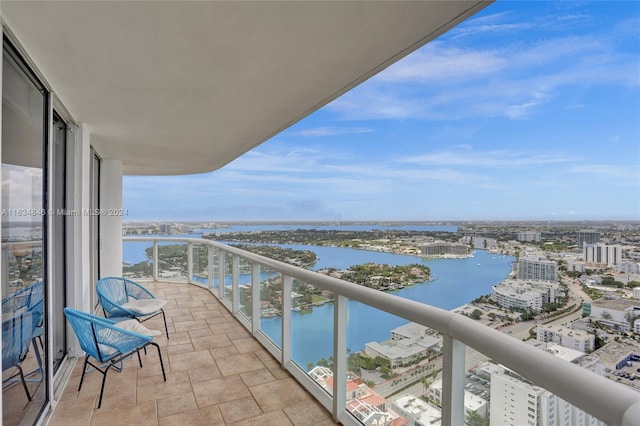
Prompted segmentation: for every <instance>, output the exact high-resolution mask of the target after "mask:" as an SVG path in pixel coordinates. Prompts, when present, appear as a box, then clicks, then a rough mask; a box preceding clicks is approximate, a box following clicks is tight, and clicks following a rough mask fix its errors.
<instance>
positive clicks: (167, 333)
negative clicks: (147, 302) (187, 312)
mask: <svg viewBox="0 0 640 426" xmlns="http://www.w3.org/2000/svg"><path fill="white" fill-rule="evenodd" d="M160 312H162V319H163V321H164V332H165V334H166V335H167V340H169V329H168V328H167V317H166V316H165V315H164V309H160Z"/></svg>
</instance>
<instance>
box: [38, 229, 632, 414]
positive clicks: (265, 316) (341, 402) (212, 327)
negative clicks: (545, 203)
mask: <svg viewBox="0 0 640 426" xmlns="http://www.w3.org/2000/svg"><path fill="white" fill-rule="evenodd" d="M124 241H125V244H131V243H133V244H144V245H146V247H147V253H149V254H150V255H151V256H150V257H151V259H152V261H151V262H150V264H148V265H147V268H146V270H143V269H140V268H138V269H137V270H136V271H133V270H132V269H131V268H125V274H130V275H131V276H132V278H134V279H136V280H138V281H145V280H147V284H148V285H149V286H150V287H151V288H152V290H153V291H155V292H157V293H158V294H159V295H160V296H161V297H165V298H167V299H169V300H170V301H171V306H170V309H168V315H169V318H170V333H171V334H170V337H171V339H170V340H169V341H166V339H162V338H158V339H159V342H161V345H162V346H163V351H164V354H165V358H166V359H167V361H166V365H167V366H168V370H169V379H168V381H167V383H166V384H165V383H163V382H162V380H161V376H160V370H159V366H158V365H157V361H156V358H155V357H154V355H153V354H152V353H150V354H149V355H148V356H147V358H146V359H147V360H146V365H145V367H143V368H142V369H139V368H137V367H136V363H135V362H132V363H130V365H129V366H128V368H126V369H125V371H124V372H123V373H120V374H113V373H112V376H111V377H110V378H109V380H108V381H107V382H108V383H107V388H106V390H105V397H104V402H103V406H102V408H101V409H100V410H95V409H94V406H95V399H96V394H97V391H98V389H97V383H98V381H99V378H94V377H91V378H90V381H89V382H88V383H87V384H86V385H85V387H84V388H83V389H82V391H81V392H80V393H78V392H76V391H75V389H76V386H77V383H78V374H79V371H78V368H79V367H78V366H76V369H75V370H74V373H73V374H72V376H71V379H70V381H69V383H68V385H67V389H66V390H65V393H64V395H63V397H62V399H61V400H60V402H59V404H58V407H57V408H56V410H55V412H54V417H53V418H52V420H51V423H50V424H54V425H57V424H69V419H70V418H72V419H74V421H78V422H79V424H87V423H91V424H100V423H101V422H103V421H104V422H106V421H108V419H112V418H113V416H118V417H119V418H123V419H124V418H125V417H124V416H140V418H141V419H147V418H148V419H150V420H149V421H150V422H151V423H153V424H156V421H157V423H158V424H173V422H174V421H176V422H178V421H179V422H182V423H183V424H185V421H186V422H187V423H188V424H191V423H193V422H196V423H197V422H198V421H201V422H204V423H210V424H214V423H216V422H218V423H222V422H225V423H233V422H236V421H238V422H241V423H243V424H245V423H248V424H253V422H257V423H260V424H283V423H282V422H284V423H285V424H287V422H291V423H293V424H305V423H306V424H308V423H309V422H311V423H313V424H323V423H325V424H331V423H333V422H334V421H335V422H340V423H342V424H347V425H350V424H354V425H357V424H363V423H364V424H374V422H375V421H380V419H382V423H378V424H388V422H389V421H391V420H393V416H391V417H388V413H387V412H385V410H376V409H374V408H372V407H371V406H367V404H363V403H362V402H363V401H361V400H359V399H358V397H357V396H356V397H354V393H352V389H350V390H349V391H347V388H348V386H347V383H348V382H349V379H350V378H351V377H352V374H351V373H350V372H349V370H348V368H347V365H348V352H349V350H348V347H347V341H348V339H347V336H348V335H350V334H352V333H355V332H356V331H357V327H358V326H364V327H371V326H374V325H372V324H360V325H358V324H353V321H352V322H349V321H348V318H349V312H350V309H354V306H355V305H354V303H357V304H360V305H366V306H368V307H371V308H375V309H377V310H380V311H383V312H385V313H388V314H390V315H393V316H397V317H401V318H403V319H406V320H407V321H412V322H415V323H417V324H420V325H423V326H426V327H429V328H431V329H433V330H436V331H437V332H438V333H439V334H440V335H441V337H442V358H441V367H442V371H441V379H442V391H441V396H442V399H441V407H442V411H441V424H443V425H462V424H464V418H465V412H464V397H463V396H464V388H465V373H466V368H467V367H468V366H465V355H466V354H465V352H471V351H477V352H479V353H480V354H482V356H484V357H486V358H489V359H491V360H493V361H494V362H495V363H497V364H501V365H503V366H505V367H507V368H508V369H509V370H511V372H514V373H516V374H517V375H519V376H522V377H524V378H525V379H526V380H528V381H530V382H531V383H533V384H535V385H536V386H538V387H540V388H543V389H544V390H547V391H549V392H550V393H551V394H553V395H555V396H557V397H558V398H561V399H562V400H564V401H566V402H568V403H570V404H572V405H573V406H575V407H577V408H578V409H579V410H582V411H584V413H587V414H588V415H591V416H593V417H595V418H597V419H600V420H602V421H604V422H605V423H606V424H609V425H622V426H630V425H633V424H637V419H638V418H640V417H639V416H640V394H639V393H637V392H635V391H633V390H631V389H628V388H626V387H624V386H622V385H619V384H617V383H615V382H613V381H610V380H608V379H606V378H604V377H602V376H599V375H596V374H594V373H591V372H589V371H587V370H585V369H583V368H581V367H579V366H577V365H574V364H572V363H569V362H566V361H563V360H560V359H558V358H555V357H553V356H552V355H550V354H547V353H545V352H543V351H537V350H535V349H533V348H531V347H530V346H528V345H526V344H525V343H523V342H521V341H519V340H518V339H514V338H512V337H510V336H507V335H505V334H503V333H501V332H499V331H496V330H494V329H491V328H489V327H485V326H483V325H480V324H478V323H476V322H475V321H473V320H471V319H469V318H466V317H464V316H461V315H458V314H454V313H451V312H448V311H444V310H441V309H438V308H435V307H432V306H428V305H424V304H421V303H417V302H413V301H410V300H406V299H402V298H399V297H396V296H393V295H391V294H388V293H384V292H380V291H376V290H372V289H368V288H364V287H361V286H356V285H353V284H351V283H348V282H344V281H341V280H339V279H336V278H332V277H329V276H325V275H321V274H318V273H315V272H312V271H309V270H306V269H302V268H298V267H295V266H291V265H288V264H285V263H282V262H278V261H275V260H272V259H268V258H265V257H262V256H259V255H256V254H252V253H248V252H245V251H242V250H240V249H237V248H234V247H229V246H226V245H224V244H220V243H216V242H212V241H207V240H202V239H178V238H153V239H137V238H124ZM172 258H173V259H178V258H180V259H183V260H184V262H182V264H181V266H177V265H178V264H179V263H180V262H177V263H176V262H175V261H173V262H169V261H168V259H172ZM160 279H162V280H164V281H163V282H159V281H158V280H160ZM169 281H171V282H169ZM220 283H223V285H220ZM300 285H307V286H312V287H313V288H315V289H318V291H322V292H323V294H324V295H325V296H326V295H329V296H330V299H331V301H332V303H331V304H330V305H331V308H332V314H331V320H330V321H329V322H330V324H328V327H329V328H330V329H331V341H330V342H329V343H328V345H325V347H323V349H326V350H328V351H329V352H330V353H331V354H332V355H331V360H332V365H331V369H325V370H324V371H325V373H326V372H329V375H330V376H331V377H330V380H325V381H321V380H318V376H317V375H315V374H314V375H310V374H309V372H308V370H310V367H311V365H309V364H306V367H307V368H306V369H305V368H304V367H305V366H304V361H306V360H304V359H300V358H299V355H297V354H296V348H300V347H301V346H306V345H312V344H315V343H317V342H315V341H316V340H319V337H318V336H319V334H318V333H317V330H316V329H315V328H313V329H312V327H311V326H308V328H306V329H305V328H303V329H301V328H300V325H301V323H300V322H301V321H302V318H304V315H300V313H299V312H296V311H299V309H298V307H297V306H296V299H297V297H298V295H297V294H296V292H295V290H294V289H297V288H299V286H300ZM274 287H275V291H274ZM267 290H269V292H270V294H271V295H270V296H267ZM274 295H275V296H274ZM273 297H276V298H277V299H278V301H279V303H278V306H277V307H275V308H274V306H273ZM313 309H315V307H314V308H313ZM274 317H275V318H277V320H278V321H279V322H278V327H276V328H275V329H274V328H273V327H271V328H269V327H267V325H268V324H269V323H270V321H271V320H272V319H273V318H274ZM149 324H150V327H155V328H158V329H161V328H162V325H161V324H159V323H155V324H153V323H149ZM274 330H275V331H274ZM534 351H537V352H534ZM534 355H535V356H534ZM281 367H282V368H281ZM511 372H509V373H508V374H509V375H512V373H511ZM312 376H313V377H312ZM595 389H597V390H598V391H594V390H595ZM134 401H135V402H136V405H135V409H134V408H132V404H133V402H134ZM387 408H388V407H387ZM376 416H377V417H376ZM385 416H387V417H385ZM126 418H127V419H129V417H126ZM131 420H132V421H134V419H133V418H131ZM136 421H137V420H136Z"/></svg>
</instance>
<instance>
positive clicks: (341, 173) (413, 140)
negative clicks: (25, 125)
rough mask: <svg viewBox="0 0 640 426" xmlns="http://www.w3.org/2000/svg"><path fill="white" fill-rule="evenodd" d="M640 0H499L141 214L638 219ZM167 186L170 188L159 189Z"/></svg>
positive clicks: (129, 197) (138, 214) (150, 180)
mask: <svg viewBox="0 0 640 426" xmlns="http://www.w3.org/2000/svg"><path fill="white" fill-rule="evenodd" d="M639 28H640V5H638V4H637V3H635V2H586V3H584V2H583V3H573V2H571V3H565V2H544V3H541V2H500V1H498V2H496V3H494V4H492V5H490V6H489V7H487V8H486V9H485V10H484V11H482V12H480V13H479V14H477V15H475V16H474V17H473V18H471V19H469V20H468V21H466V22H464V23H463V24H461V25H459V26H458V27H456V28H454V29H453V30H451V31H449V32H448V33H446V34H444V35H443V36H441V37H440V38H438V39H437V40H435V41H433V42H431V43H429V44H427V45H426V46H424V47H423V48H421V49H418V50H417V51H416V52H414V53H412V54H410V55H409V56H407V57H406V58H404V59H403V60H401V61H399V62H398V63H396V64H394V65H392V66H391V67H389V68H388V69H386V70H384V71H383V72H381V73H380V74H378V75H376V76H374V77H373V78H371V79H370V80H368V81H367V82H365V83H363V84H362V85H360V86H359V87H357V88H355V89H354V90H352V91H350V92H349V93H347V94H345V95H343V96H342V97H340V98H338V99H336V100H335V101H333V102H332V103H330V104H328V105H327V106H325V107H324V108H322V109H320V110H319V111H317V112H315V113H313V114H311V115H310V116H309V117H307V118H305V119H303V120H302V121H300V122H299V123H297V124H295V125H293V126H292V127H290V128H289V129H287V130H285V131H284V132H282V133H280V134H279V135H277V136H275V137H273V138H272V139H270V140H269V141H267V142H265V143H263V144H262V145H260V146H258V147H256V148H255V149H253V150H252V151H250V152H248V153H246V154H245V155H243V156H241V157H239V158H238V159H236V160H235V161H233V162H231V163H230V164H228V165H227V166H225V167H223V168H222V169H220V170H217V171H214V172H211V173H207V174H201V175H192V176H166V177H156V176H150V177H142V176H125V177H124V187H123V198H124V208H126V209H127V210H128V216H127V217H124V218H123V219H124V220H125V221H126V220H211V221H267V220H280V221H282V220H285V221H286V220H290V221H312V220H325V221H326V220H329V221H331V220H344V221H350V220H371V221H383V220H397V221H419V220H452V221H454V220H608V219H609V220H638V219H640V204H639V203H640V197H638V194H639V193H640V174H639V172H638V170H640V127H639V124H638V119H637V117H638V116H640V96H639V92H640V43H638V41H640V30H639ZM158 188H161V190H158Z"/></svg>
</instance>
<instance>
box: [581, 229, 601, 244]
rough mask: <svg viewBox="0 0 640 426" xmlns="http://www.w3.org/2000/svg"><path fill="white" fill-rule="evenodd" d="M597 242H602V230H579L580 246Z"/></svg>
mask: <svg viewBox="0 0 640 426" xmlns="http://www.w3.org/2000/svg"><path fill="white" fill-rule="evenodd" d="M597 242H600V232H598V231H594V230H592V229H583V230H581V231H578V247H583V246H584V245H585V244H595V243H597Z"/></svg>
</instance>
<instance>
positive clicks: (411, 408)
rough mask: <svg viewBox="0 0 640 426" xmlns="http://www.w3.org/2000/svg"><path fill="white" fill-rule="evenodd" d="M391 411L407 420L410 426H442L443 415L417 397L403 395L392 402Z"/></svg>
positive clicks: (436, 408) (437, 409)
mask: <svg viewBox="0 0 640 426" xmlns="http://www.w3.org/2000/svg"><path fill="white" fill-rule="evenodd" d="M390 405H391V407H390V408H391V410H393V411H394V412H396V413H398V414H399V415H400V416H402V417H404V418H405V419H407V421H408V422H409V425H411V426H414V425H429V426H440V425H441V424H442V422H441V419H442V413H441V411H440V409H439V408H438V407H434V406H433V405H431V404H428V403H426V402H424V401H423V400H421V399H420V398H418V397H417V396H415V395H402V396H399V397H398V398H395V399H394V400H393V401H391V404H390Z"/></svg>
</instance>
